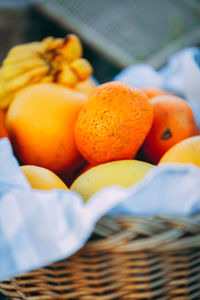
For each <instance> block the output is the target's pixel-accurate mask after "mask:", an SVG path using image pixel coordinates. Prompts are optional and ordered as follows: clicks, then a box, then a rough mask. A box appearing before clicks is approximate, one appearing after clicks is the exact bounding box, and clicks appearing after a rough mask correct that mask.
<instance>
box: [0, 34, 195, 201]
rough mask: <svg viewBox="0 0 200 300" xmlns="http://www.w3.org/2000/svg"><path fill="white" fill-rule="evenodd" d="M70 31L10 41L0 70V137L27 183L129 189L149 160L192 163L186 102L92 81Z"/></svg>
mask: <svg viewBox="0 0 200 300" xmlns="http://www.w3.org/2000/svg"><path fill="white" fill-rule="evenodd" d="M91 74H92V67H91V65H90V63H89V62H88V61H87V60H85V59H84V58H82V46H81V43H80V40H79V39H78V37H77V36H75V35H72V34H71V35H68V36H67V37H66V38H64V39H54V38H51V37H49V38H46V39H45V40H43V41H41V42H35V43H30V44H26V45H20V46H16V47H14V48H13V49H11V50H10V52H9V53H8V55H7V57H6V58H5V60H4V62H3V64H2V67H1V68H0V118H1V119H0V137H8V138H9V140H10V142H11V145H12V148H13V151H14V154H15V156H16V157H17V159H18V161H19V163H20V165H21V166H20V168H21V170H22V172H23V173H24V175H25V176H26V177H27V179H28V181H29V182H30V184H31V186H32V188H37V189H52V188H61V189H67V186H68V187H70V189H71V190H73V191H76V192H78V193H79V194H80V195H81V196H82V197H83V199H84V201H87V200H88V199H89V198H90V197H91V196H92V195H93V194H94V193H95V192H96V191H98V190H100V189H101V188H103V187H105V186H109V185H121V186H125V187H129V186H131V185H133V184H135V183H136V182H138V181H140V180H141V179H142V178H143V177H144V176H145V174H147V172H148V171H149V170H150V169H151V168H153V167H154V166H155V165H157V164H161V163H165V162H176V163H185V162H186V163H187V162H189V163H193V164H195V165H197V166H198V167H200V133H199V129H198V127H197V124H196V122H195V118H194V115H193V112H192V110H191V108H190V106H189V104H188V103H187V102H186V101H185V100H184V99H182V98H180V97H178V96H177V95H172V94H170V93H168V92H166V91H163V90H160V89H156V88H147V87H143V88H140V89H139V88H135V87H133V86H131V85H129V84H126V83H122V82H119V81H111V82H107V83H104V84H101V85H99V86H95V83H94V81H93V80H92V78H91Z"/></svg>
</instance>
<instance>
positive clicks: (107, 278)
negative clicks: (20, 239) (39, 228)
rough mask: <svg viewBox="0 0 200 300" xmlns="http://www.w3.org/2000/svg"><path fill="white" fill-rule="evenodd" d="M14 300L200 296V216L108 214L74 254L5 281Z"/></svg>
mask: <svg viewBox="0 0 200 300" xmlns="http://www.w3.org/2000/svg"><path fill="white" fill-rule="evenodd" d="M0 292H2V293H3V294H4V295H7V296H9V297H10V298H11V299H29V300H42V299H85V300H86V299H161V300H165V299H174V300H183V299H184V300H186V299H191V300H199V299H200V214H199V215H195V216H190V217H153V218H149V217H133V216H120V217H104V218H103V219H101V220H100V221H99V223H98V224H97V226H96V228H95V231H94V233H93V235H92V238H91V239H90V240H89V241H88V242H87V244H86V245H85V247H84V248H83V249H82V250H80V251H79V252H78V253H76V254H75V255H73V256H71V257H70V258H68V259H66V260H64V261H61V262H58V263H54V264H52V265H49V266H47V267H44V268H41V269H39V270H36V271H33V272H30V273H27V274H25V275H23V276H20V277H17V278H14V279H12V280H9V281H5V282H2V283H0Z"/></svg>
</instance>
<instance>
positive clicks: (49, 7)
mask: <svg viewBox="0 0 200 300" xmlns="http://www.w3.org/2000/svg"><path fill="white" fill-rule="evenodd" d="M37 3H38V7H39V8H40V9H41V10H42V11H43V12H44V13H46V14H47V15H49V16H50V17H51V18H53V19H54V20H55V21H56V22H58V23H59V24H60V25H62V26H63V27H64V28H66V29H67V30H72V31H73V32H75V33H76V34H77V35H79V36H80V37H81V39H82V40H83V41H84V42H86V43H88V44H89V45H90V46H92V47H93V48H94V49H95V50H96V51H97V52H98V53H100V54H101V55H102V56H103V57H106V58H107V59H109V60H110V61H111V62H112V63H114V64H115V65H116V66H117V67H119V68H124V67H127V66H129V65H131V64H133V63H138V62H141V61H142V62H144V63H148V64H150V65H152V66H153V67H155V68H159V67H160V66H162V65H163V64H164V63H165V61H166V59H167V58H168V56H169V55H170V54H172V53H173V52H175V51H177V50H178V49H181V48H184V47H187V46H192V45H197V44H198V43H200V1H199V0H166V1H164V0H151V1H150V0H57V1H55V0H38V1H37Z"/></svg>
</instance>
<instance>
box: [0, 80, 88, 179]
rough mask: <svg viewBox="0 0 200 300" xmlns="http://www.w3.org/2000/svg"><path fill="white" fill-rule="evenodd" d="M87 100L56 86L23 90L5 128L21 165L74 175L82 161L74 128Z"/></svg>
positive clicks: (37, 85) (10, 112) (43, 85)
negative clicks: (72, 171) (73, 169)
mask: <svg viewBox="0 0 200 300" xmlns="http://www.w3.org/2000/svg"><path fill="white" fill-rule="evenodd" d="M86 100H87V97H86V96H85V95H83V94H82V93H79V92H76V91H74V90H71V89H69V88H66V87H62V86H60V85H57V84H53V83H40V84H35V85H32V86H29V87H27V88H25V89H23V90H22V91H20V92H19V93H18V94H17V96H16V97H15V99H14V100H13V102H12V103H11V105H10V107H9V110H8V112H7V118H6V125H7V130H8V133H9V137H10V139H11V143H12V145H13V149H14V152H15V154H16V156H17V158H18V159H19V161H20V162H21V163H22V164H26V165H36V166H40V167H44V168H47V169H49V170H51V171H53V172H55V173H57V174H60V173H62V172H68V171H69V172H71V169H72V168H73V167H74V166H75V165H76V167H77V164H79V161H81V155H80V153H79V151H78V150H77V147H76V144H75V140H74V126H75V122H76V119H77V116H78V113H79V112H80V110H81V108H82V107H83V105H85V103H86Z"/></svg>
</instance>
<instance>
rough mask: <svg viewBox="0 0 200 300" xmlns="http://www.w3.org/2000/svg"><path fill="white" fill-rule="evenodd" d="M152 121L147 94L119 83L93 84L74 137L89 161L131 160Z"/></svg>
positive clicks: (78, 120) (97, 162) (93, 162)
mask: <svg viewBox="0 0 200 300" xmlns="http://www.w3.org/2000/svg"><path fill="white" fill-rule="evenodd" d="M152 121H153V109H152V106H151V104H150V102H149V100H148V98H147V97H146V95H145V94H144V93H143V92H141V91H140V90H139V89H136V88H134V87H133V86H131V85H129V84H126V83H122V82H117V81H115V82H108V83H105V84H102V85H100V86H98V87H96V88H95V89H94V90H93V92H92V93H91V94H90V96H89V100H88V103H87V104H86V106H84V107H83V109H82V110H81V112H80V114H79V116H78V119H77V122H76V125H75V140H76V143H77V147H78V149H79V151H80V152H81V154H82V155H83V157H84V158H85V159H86V160H87V161H88V162H90V163H91V164H93V165H95V164H100V163H103V162H108V161H112V160H120V159H131V158H133V157H134V156H135V154H136V152H137V151H138V149H139V147H140V146H141V144H142V143H143V141H144V139H145V137H146V135H147V133H148V132H149V130H150V128H151V124H152Z"/></svg>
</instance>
